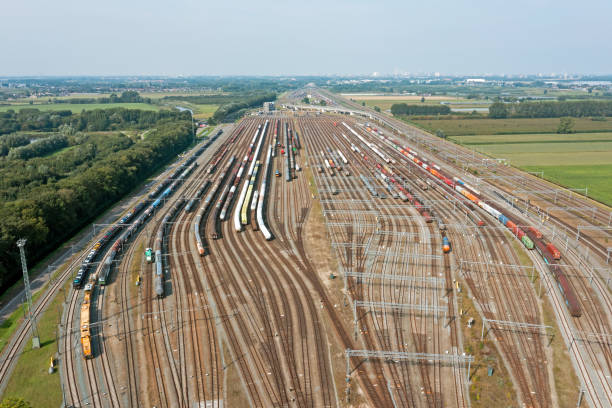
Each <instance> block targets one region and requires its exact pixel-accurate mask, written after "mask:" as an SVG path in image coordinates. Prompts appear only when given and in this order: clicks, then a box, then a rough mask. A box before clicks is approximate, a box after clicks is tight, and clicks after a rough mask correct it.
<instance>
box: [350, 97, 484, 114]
mask: <svg viewBox="0 0 612 408" xmlns="http://www.w3.org/2000/svg"><path fill="white" fill-rule="evenodd" d="M351 98H352V99H354V100H355V101H356V102H357V103H362V102H365V104H366V106H367V107H369V108H373V107H374V106H378V107H379V108H380V109H381V110H382V111H383V112H384V111H386V110H389V109H391V105H393V104H395V103H405V104H408V105H420V104H421V103H424V104H425V105H440V103H441V102H452V104H451V105H449V107H450V108H451V109H453V108H485V107H488V104H479V103H478V104H475V103H474V102H486V101H476V100H473V99H464V98H454V97H451V96H449V97H448V98H441V97H439V96H436V97H435V98H436V99H433V97H432V98H428V97H427V96H426V97H425V102H421V97H420V96H418V97H413V98H410V99H408V98H401V97H400V98H396V99H394V98H393V96H389V99H386V98H385V99H379V98H376V99H373V98H372V99H370V98H368V97H367V96H364V97H358V96H352V97H351Z"/></svg>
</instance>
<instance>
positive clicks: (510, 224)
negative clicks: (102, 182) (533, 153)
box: [506, 220, 518, 235]
mask: <svg viewBox="0 0 612 408" xmlns="http://www.w3.org/2000/svg"><path fill="white" fill-rule="evenodd" d="M506 227H508V229H509V230H510V231H512V233H513V234H514V235H516V234H517V233H518V228H517V226H516V224H515V223H513V222H512V221H510V220H508V222H506Z"/></svg>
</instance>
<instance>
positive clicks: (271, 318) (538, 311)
mask: <svg viewBox="0 0 612 408" xmlns="http://www.w3.org/2000/svg"><path fill="white" fill-rule="evenodd" d="M309 92H311V93H316V94H317V96H318V97H319V98H321V99H324V100H325V101H326V102H327V104H326V105H327V107H326V108H325V109H323V108H321V109H318V108H315V107H312V106H302V105H300V104H299V102H297V101H299V100H300V99H301V96H302V95H303V91H302V92H295V93H293V94H290V95H289V99H288V100H287V104H286V105H285V107H284V108H283V109H281V110H279V111H276V112H272V113H267V114H260V115H252V116H247V117H245V118H244V119H242V120H240V121H239V122H237V123H236V124H234V125H231V126H225V127H223V128H221V129H219V130H216V131H215V132H214V133H213V134H211V136H210V137H209V138H208V139H206V141H205V142H201V143H200V144H198V145H196V146H195V147H194V148H193V149H191V150H190V151H188V152H186V153H185V154H184V155H181V157H178V158H177V160H176V162H175V163H173V164H172V165H171V166H169V168H168V169H167V170H166V171H165V172H163V173H162V174H161V175H159V176H158V177H157V179H156V182H155V184H154V185H152V186H151V187H150V188H149V190H148V191H147V192H146V194H144V195H143V196H142V197H140V198H137V199H135V200H134V201H133V202H132V203H131V204H130V207H129V209H128V210H127V211H125V213H124V214H122V215H121V217H119V218H118V219H117V220H116V222H114V223H112V224H109V225H104V226H102V227H101V229H100V230H99V232H98V233H97V234H96V236H95V239H94V240H92V242H91V243H90V245H88V247H87V250H86V251H84V252H83V253H82V254H81V255H80V256H79V257H77V258H75V259H74V260H73V261H72V263H71V264H70V265H69V268H68V269H67V270H66V272H65V273H64V275H63V276H62V277H60V278H59V279H58V282H57V283H54V284H53V285H52V286H51V288H50V290H49V294H48V296H52V295H53V294H54V293H57V291H58V290H59V288H60V287H61V281H62V280H66V279H70V280H71V282H72V285H71V289H70V292H69V293H68V294H67V296H66V302H65V304H64V310H63V314H62V321H61V325H60V327H61V329H60V332H59V338H60V346H59V362H60V373H61V382H62V386H63V390H64V398H65V402H66V405H67V406H74V407H78V406H100V407H111V406H113V407H119V406H121V407H140V406H147V407H153V406H155V407H179V406H180V407H194V406H197V407H234V406H257V407H273V406H274V407H276V406H278V407H281V406H282V407H284V406H290V407H294V406H295V407H337V406H373V407H387V406H389V407H393V406H402V407H470V406H472V404H473V403H474V400H473V399H474V396H473V395H472V393H471V388H470V387H471V384H472V383H473V381H475V378H474V372H475V370H476V369H477V367H482V366H486V364H487V362H484V361H479V360H478V359H477V358H476V357H475V356H474V355H473V354H472V352H471V351H470V350H468V349H467V348H466V347H465V343H466V340H465V338H464V336H465V334H464V329H465V328H464V327H463V323H462V317H464V316H466V317H469V318H472V321H473V320H474V319H476V320H477V321H478V324H476V325H472V323H470V324H469V325H470V327H471V329H470V330H471V331H473V332H474V333H475V334H474V335H475V337H476V338H478V337H480V339H481V340H482V339H483V338H485V337H486V338H487V339H489V340H491V341H492V343H493V344H494V345H495V348H496V349H497V352H498V354H499V356H500V357H499V358H500V359H501V364H502V365H504V366H505V368H506V369H507V372H508V376H509V378H510V379H511V383H512V389H513V390H514V392H515V394H516V400H517V401H516V405H517V406H525V407H553V406H558V401H556V398H557V396H556V395H557V393H556V391H555V380H554V367H553V365H554V361H553V357H552V351H551V343H553V342H556V343H559V342H560V343H561V344H564V347H565V349H566V350H567V351H568V355H569V361H570V364H568V367H571V368H573V370H574V371H575V373H576V376H577V377H578V381H579V383H580V388H579V389H576V390H575V395H576V396H577V398H580V399H581V400H582V399H584V400H585V401H586V403H588V404H589V405H590V406H593V407H608V406H610V405H612V378H611V372H612V347H611V344H612V334H610V333H612V329H611V327H612V320H611V316H612V314H611V313H610V310H612V296H611V293H610V274H609V273H610V271H609V268H608V265H609V258H610V249H609V248H607V245H608V244H607V243H608V240H609V238H610V232H611V230H610V225H611V224H610V221H611V220H610V213H609V212H608V211H606V210H605V208H603V206H599V205H598V204H595V203H592V202H590V201H589V200H588V199H585V198H582V197H579V196H578V195H576V194H574V193H571V192H570V191H567V190H563V189H561V188H558V187H556V186H553V185H550V184H548V183H547V182H545V181H543V180H541V179H538V178H536V177H533V176H531V175H527V174H523V173H520V172H519V171H518V170H516V169H513V168H510V167H507V166H504V165H502V164H500V163H497V162H495V161H491V160H489V159H487V158H484V157H482V156H480V155H478V154H476V153H474V152H472V151H468V150H466V149H464V148H462V147H459V146H456V145H454V144H452V143H448V142H446V141H443V140H441V139H439V138H437V137H434V136H432V135H429V134H427V133H425V132H423V131H421V130H418V129H416V128H414V127H412V126H409V125H407V124H405V123H402V122H399V121H396V120H393V119H392V118H390V117H388V116H386V115H383V114H380V113H378V114H377V113H376V112H374V111H369V110H360V109H362V107H361V106H358V105H356V104H354V103H352V102H350V101H347V100H344V99H342V98H339V97H336V96H335V95H332V94H329V93H327V92H323V91H319V90H315V89H311V90H309ZM464 296H466V297H468V298H469V299H470V300H471V302H472V303H473V308H467V307H465V306H464V304H463V300H462V299H463V298H464ZM47 301H48V300H46V298H44V297H43V298H42V300H41V301H40V303H39V306H38V307H39V309H37V313H38V311H39V310H42V308H43V307H44V304H45V302H47ZM544 301H546V302H550V305H551V306H552V309H553V311H554V318H555V320H556V325H557V326H558V331H559V333H560V334H561V336H556V337H553V336H551V333H552V331H553V327H551V326H550V325H548V324H547V323H545V319H544V316H543V302H544ZM27 330H28V327H27V326H26V325H24V327H23V328H22V330H21V331H20V332H19V333H18V335H17V336H16V337H15V339H13V341H12V343H11V344H10V347H8V346H7V347H6V349H5V351H4V354H3V359H2V363H1V366H0V374H1V376H2V378H3V379H5V378H6V377H7V376H8V375H10V372H11V370H12V367H13V366H14V359H15V358H16V356H17V355H18V353H19V352H20V350H21V349H22V348H23V346H24V343H25V342H26V340H27V333H28V331H27Z"/></svg>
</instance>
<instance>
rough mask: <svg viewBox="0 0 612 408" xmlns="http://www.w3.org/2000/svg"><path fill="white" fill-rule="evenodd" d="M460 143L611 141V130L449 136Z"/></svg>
mask: <svg viewBox="0 0 612 408" xmlns="http://www.w3.org/2000/svg"><path fill="white" fill-rule="evenodd" d="M448 139H449V140H452V141H454V142H456V143H459V144H462V145H479V144H511V143H585V142H602V141H608V142H612V133H611V132H602V133H572V134H568V135H564V134H558V133H548V134H541V133H531V134H529V133H528V134H520V133H519V134H508V135H470V136H453V137H449V138H448Z"/></svg>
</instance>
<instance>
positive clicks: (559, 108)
mask: <svg viewBox="0 0 612 408" xmlns="http://www.w3.org/2000/svg"><path fill="white" fill-rule="evenodd" d="M566 116H571V117H584V116H599V117H603V116H612V101H561V102H548V101H547V102H521V103H513V104H506V103H503V102H495V103H493V104H491V106H489V117H491V118H510V117H512V118H561V117H566Z"/></svg>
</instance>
